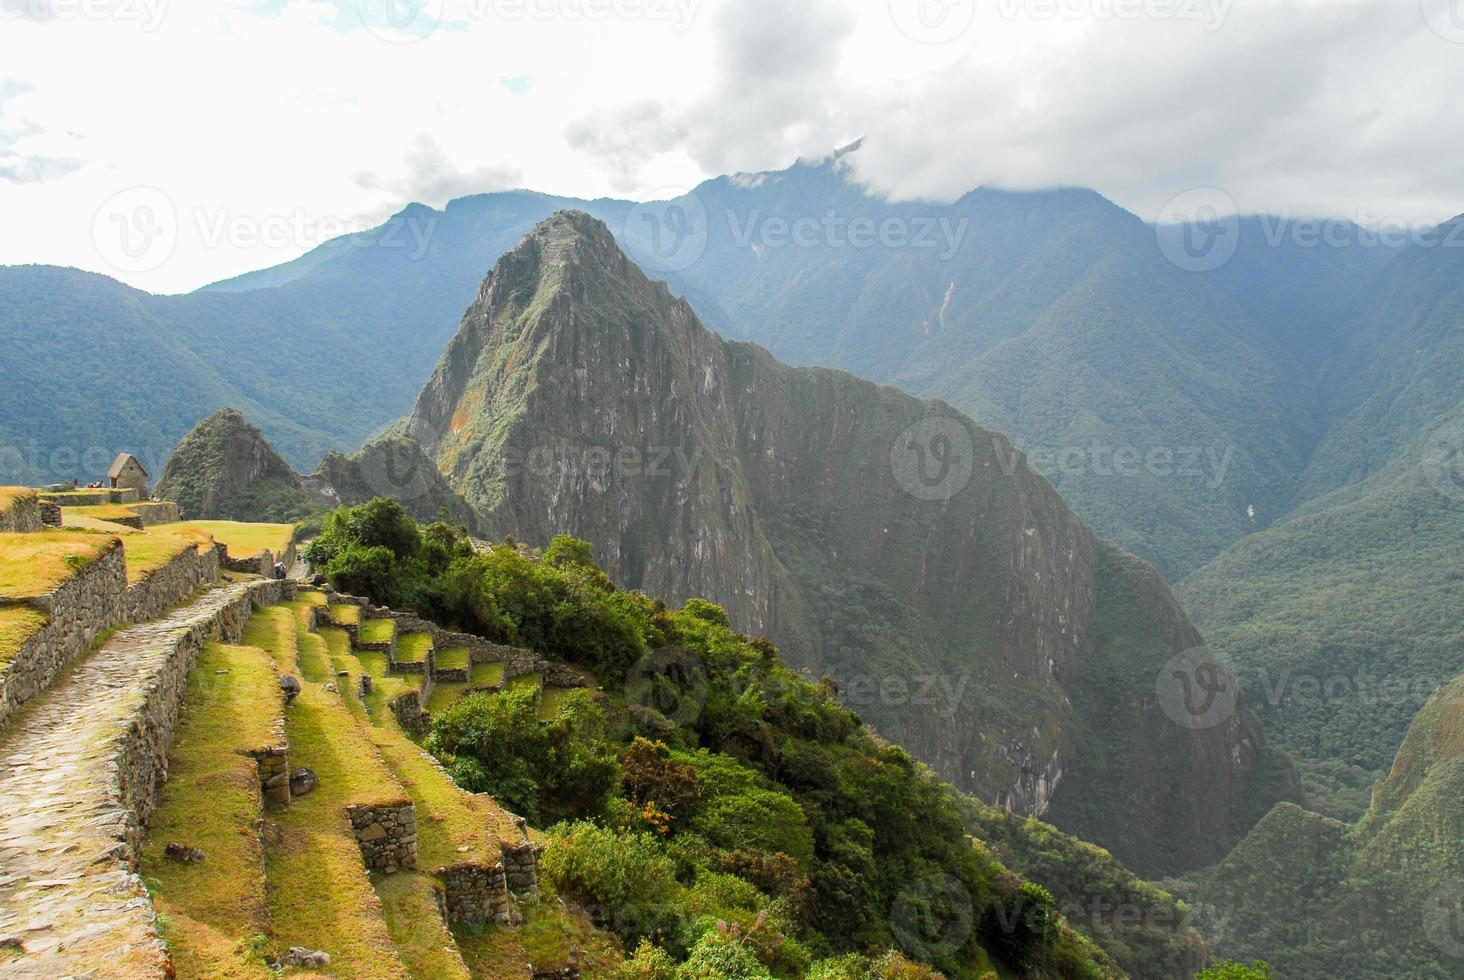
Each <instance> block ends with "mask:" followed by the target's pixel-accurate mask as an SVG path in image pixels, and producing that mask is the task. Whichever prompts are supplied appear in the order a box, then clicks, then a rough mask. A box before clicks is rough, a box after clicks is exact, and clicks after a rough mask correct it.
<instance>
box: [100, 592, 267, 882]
mask: <svg viewBox="0 0 1464 980" xmlns="http://www.w3.org/2000/svg"><path fill="white" fill-rule="evenodd" d="M284 584H285V583H278V582H267V583H249V585H248V587H246V588H243V589H238V590H237V591H236V594H235V595H233V596H232V597H229V598H228V599H227V601H224V602H223V604H222V605H219V606H218V607H217V608H215V609H211V610H209V611H208V613H207V614H206V615H204V614H200V615H198V616H196V617H194V618H192V619H191V621H189V620H187V619H185V620H184V622H183V624H182V627H181V628H180V625H179V624H177V623H174V622H172V621H169V620H164V621H160V622H157V623H148V624H144V625H142V626H135V627H132V628H131V629H130V630H129V631H128V632H129V638H130V635H131V634H136V636H137V638H138V642H141V643H147V642H149V641H161V642H164V643H168V644H170V648H169V649H168V651H167V653H166V655H165V657H164V659H163V661H162V663H161V665H160V666H159V668H158V669H157V670H156V671H155V672H154V673H153V674H152V675H151V676H147V677H144V678H140V682H141V683H142V684H143V685H144V692H145V693H144V698H143V701H142V703H141V705H140V706H139V707H138V708H137V710H135V711H134V713H133V715H132V723H131V724H130V725H129V726H128V728H127V730H126V732H124V733H123V734H122V736H121V737H119V739H118V740H117V743H116V744H115V746H114V747H113V751H114V753H115V758H116V760H117V764H116V779H117V783H116V786H115V787H114V789H115V791H116V795H117V802H118V803H119V804H120V805H121V807H122V808H123V810H124V811H126V814H127V816H128V817H129V818H130V819H129V820H128V823H127V825H126V838H125V842H126V846H127V850H126V854H125V858H126V861H127V864H128V866H129V867H130V868H131V869H132V870H133V871H136V870H137V867H138V862H139V859H140V857H141V854H142V844H143V836H144V834H143V830H142V827H143V826H144V825H145V824H146V823H147V818H148V817H149V816H150V815H151V814H152V811H153V808H154V807H156V806H157V802H158V793H159V791H160V790H161V789H162V786H163V782H164V780H165V779H166V778H167V774H168V750H169V749H170V748H171V747H172V745H173V730H174V728H175V727H176V726H177V723H178V709H179V708H180V707H181V706H182V704H183V694H184V692H185V691H186V690H187V687H188V675H189V674H190V673H192V672H193V668H194V666H195V665H196V664H197V663H198V654H199V652H200V651H201V650H202V649H203V645H204V644H205V643H207V642H208V641H210V640H220V641H222V642H225V643H238V642H239V640H240V638H241V637H242V636H243V635H244V626H245V624H246V623H247V622H248V621H249V614H250V612H251V610H252V609H253V608H254V606H255V605H256V604H259V605H272V604H274V603H277V602H279V601H280V600H281V599H282V598H283V597H284V595H285V592H286V590H285V588H283V587H282V586H283V585H284ZM271 586H273V588H271ZM153 634H155V636H154V635H153Z"/></svg>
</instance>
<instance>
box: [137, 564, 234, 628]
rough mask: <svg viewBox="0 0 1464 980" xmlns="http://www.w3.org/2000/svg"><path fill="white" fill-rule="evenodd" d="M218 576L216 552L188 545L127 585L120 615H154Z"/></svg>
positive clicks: (139, 617) (143, 618) (141, 619)
mask: <svg viewBox="0 0 1464 980" xmlns="http://www.w3.org/2000/svg"><path fill="white" fill-rule="evenodd" d="M218 577H219V556H218V552H217V551H215V550H213V549H211V548H209V549H204V550H203V551H199V550H198V549H197V548H188V549H186V550H185V551H183V552H182V553H181V554H178V555H175V556H174V557H173V559H172V560H171V561H169V562H168V563H167V564H166V565H164V566H163V567H162V568H159V569H157V570H155V571H153V572H152V573H151V574H150V575H148V576H146V577H145V578H143V579H141V580H139V581H138V582H135V583H134V584H132V585H130V586H128V587H127V595H126V597H125V600H124V603H123V617H124V618H125V619H126V620H127V621H128V622H132V623H141V622H145V621H146V620H149V619H156V618H157V617H159V616H161V615H162V614H163V613H164V612H166V611H167V610H168V609H170V608H172V607H173V606H176V605H177V604H178V603H180V602H182V601H183V600H184V599H186V598H187V597H188V596H190V595H192V594H193V593H194V592H195V591H197V590H198V588H199V586H201V585H204V584H206V583H209V582H215V581H217V580H218Z"/></svg>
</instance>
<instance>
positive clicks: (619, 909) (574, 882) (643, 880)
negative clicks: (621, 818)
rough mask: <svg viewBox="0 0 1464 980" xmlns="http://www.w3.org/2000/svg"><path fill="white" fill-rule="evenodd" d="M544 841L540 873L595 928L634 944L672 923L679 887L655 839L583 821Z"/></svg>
mask: <svg viewBox="0 0 1464 980" xmlns="http://www.w3.org/2000/svg"><path fill="white" fill-rule="evenodd" d="M549 836H550V842H549V847H548V848H547V849H546V850H545V852H544V858H543V861H542V862H541V863H540V865H539V867H540V870H541V871H542V872H543V874H544V875H545V877H546V878H547V880H548V881H549V882H550V883H551V884H553V885H554V887H555V888H556V889H558V890H559V891H562V892H564V893H565V894H567V895H571V896H573V897H575V898H577V899H579V900H580V901H582V902H584V903H585V904H587V905H588V906H589V907H590V909H591V912H592V914H593V915H594V917H595V918H596V919H597V920H598V921H599V922H600V924H602V925H604V926H606V927H608V928H611V929H613V930H614V931H615V932H617V933H619V934H620V935H621V936H622V937H624V938H626V939H639V938H642V937H645V936H647V935H650V934H651V933H652V932H655V931H656V930H657V929H658V928H660V927H661V926H662V925H663V924H664V923H665V922H666V921H667V920H668V919H672V918H674V913H675V910H676V904H675V903H676V899H677V897H678V893H679V891H680V886H678V885H677V883H676V876H675V867H674V865H673V864H672V862H671V859H670V858H668V857H666V855H665V854H663V853H662V852H661V846H660V844H659V843H658V842H657V841H656V838H655V837H653V836H651V835H650V834H636V833H625V832H619V831H614V830H610V829H609V828H606V827H600V826H597V825H595V824H593V823H590V822H589V821H583V820H582V821H576V822H574V823H569V824H559V825H557V826H555V827H554V828H552V829H551V830H550V832H549Z"/></svg>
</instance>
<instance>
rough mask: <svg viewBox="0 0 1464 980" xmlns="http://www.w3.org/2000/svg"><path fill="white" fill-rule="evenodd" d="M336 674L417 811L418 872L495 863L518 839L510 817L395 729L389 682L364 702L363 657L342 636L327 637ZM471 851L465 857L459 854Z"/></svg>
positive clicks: (337, 632)
mask: <svg viewBox="0 0 1464 980" xmlns="http://www.w3.org/2000/svg"><path fill="white" fill-rule="evenodd" d="M324 639H325V641H326V647H327V648H328V650H329V654H330V662H331V671H332V672H333V673H334V672H336V671H341V670H345V671H347V672H348V673H349V675H350V676H349V677H348V678H341V679H340V680H341V683H339V684H338V685H337V687H338V689H339V691H340V695H341V698H342V699H343V700H344V701H345V703H346V704H347V706H348V707H349V708H350V711H351V713H352V714H353V715H354V716H355V717H356V718H357V720H358V721H359V722H361V723H362V724H363V725H366V726H369V728H368V731H369V733H370V738H371V742H372V744H373V745H374V746H375V748H376V750H377V752H378V753H379V754H380V756H381V758H382V759H383V760H384V761H385V763H386V765H387V768H389V769H390V770H391V772H392V774H393V775H394V776H395V777H396V780H397V782H399V783H400V784H401V786H402V787H403V788H404V789H405V790H406V791H407V795H408V796H410V797H411V799H412V802H413V803H415V804H416V806H417V856H418V866H419V867H420V868H422V869H423V870H431V869H433V868H437V867H441V866H443V865H447V864H456V863H460V862H463V861H469V860H473V861H480V860H481V861H490V862H491V861H496V860H498V857H499V853H500V852H499V848H498V839H499V838H500V837H508V838H510V839H516V837H517V834H518V831H517V829H516V828H515V826H514V824H513V821H512V818H511V815H510V814H508V812H507V811H505V810H504V809H503V808H502V807H500V806H498V805H497V804H496V803H495V802H493V800H492V799H491V798H489V797H487V796H479V795H475V794H471V793H465V792H464V791H463V790H461V789H460V788H458V786H457V784H456V783H454V782H453V781H452V778H451V777H450V776H448V775H447V773H446V772H444V771H443V770H442V768H441V767H440V766H438V764H437V762H436V761H435V760H434V759H433V758H432V757H431V756H430V755H428V754H427V753H426V752H424V751H423V750H422V748H421V747H420V746H418V745H417V744H416V743H415V742H413V741H412V740H411V739H410V738H409V737H408V736H407V734H406V733H405V732H403V731H402V729H401V726H399V725H398V724H397V723H396V718H395V717H394V716H393V715H392V713H391V709H390V707H388V702H389V701H390V700H391V699H392V698H393V697H395V696H396V693H398V692H395V691H393V687H394V685H393V683H392V682H400V681H401V680H403V679H402V678H396V677H392V678H388V679H387V682H386V683H383V684H378V685H377V686H376V689H375V690H374V691H373V692H372V693H371V694H370V695H368V696H367V697H366V698H365V699H362V698H361V697H360V696H359V694H358V692H359V690H360V686H359V683H358V681H357V678H358V677H359V676H360V675H361V672H362V671H363V670H365V669H366V667H365V665H364V664H363V663H362V656H361V654H362V651H358V650H352V649H351V647H350V638H349V637H348V636H347V634H346V633H345V632H344V631H342V630H332V631H327V632H325V633H324ZM464 847H465V848H467V850H466V851H462V850H459V848H464Z"/></svg>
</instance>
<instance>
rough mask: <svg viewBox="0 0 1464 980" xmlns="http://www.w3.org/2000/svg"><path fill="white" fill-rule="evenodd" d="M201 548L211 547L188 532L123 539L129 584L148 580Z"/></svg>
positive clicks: (150, 532) (125, 537)
mask: <svg viewBox="0 0 1464 980" xmlns="http://www.w3.org/2000/svg"><path fill="white" fill-rule="evenodd" d="M200 545H204V546H208V545H209V542H207V541H204V540H200V538H199V536H198V535H196V534H193V533H190V532H188V531H186V530H185V531H179V532H168V531H157V530H149V531H146V532H144V533H142V534H127V535H123V537H122V550H123V553H124V555H125V557H126V559H127V581H128V583H129V584H130V583H133V582H137V581H140V580H141V579H144V578H146V577H147V576H149V575H151V574H152V573H153V572H155V571H157V570H158V569H160V568H163V567H164V566H166V565H167V564H168V562H170V561H172V560H173V559H174V558H177V557H178V556H179V555H181V554H183V552H185V551H187V550H188V549H190V548H197V547H199V546H200Z"/></svg>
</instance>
